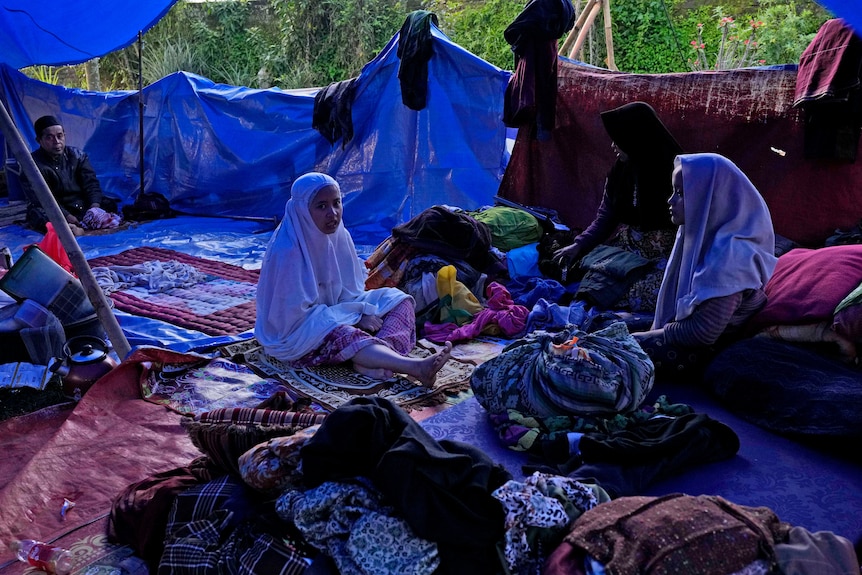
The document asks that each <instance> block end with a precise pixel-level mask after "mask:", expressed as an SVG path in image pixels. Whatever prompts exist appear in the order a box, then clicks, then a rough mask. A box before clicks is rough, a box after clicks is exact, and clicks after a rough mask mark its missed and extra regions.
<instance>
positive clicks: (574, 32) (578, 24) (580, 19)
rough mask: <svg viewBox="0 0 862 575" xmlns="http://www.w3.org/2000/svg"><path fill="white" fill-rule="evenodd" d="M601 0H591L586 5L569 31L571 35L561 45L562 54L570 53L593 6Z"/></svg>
mask: <svg viewBox="0 0 862 575" xmlns="http://www.w3.org/2000/svg"><path fill="white" fill-rule="evenodd" d="M600 1H601V0H589V1H588V2H587V4H586V6H584V10H583V11H582V12H581V15H580V16H578V20H577V21H576V22H575V25H574V26H573V27H572V29H571V31H570V32H569V35H568V36H566V40H565V42H563V45H562V47H560V54H568V53H569V52H568V50H569V48H571V46H572V44H573V43H574V42H575V39H577V37H578V34H579V33H580V31H581V29H582V28H583V27H584V22H586V21H587V17H588V16H589V15H590V12H591V11H592V8H593V6H594V5H596V4H598V3H599V2H600ZM568 57H569V58H571V56H568Z"/></svg>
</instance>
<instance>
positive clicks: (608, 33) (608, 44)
mask: <svg viewBox="0 0 862 575" xmlns="http://www.w3.org/2000/svg"><path fill="white" fill-rule="evenodd" d="M602 5H603V7H604V19H605V48H606V49H607V51H608V70H613V71H615V72H619V69H618V68H617V63H616V61H615V60H614V32H613V27H612V26H611V0H604V1H603V2H602Z"/></svg>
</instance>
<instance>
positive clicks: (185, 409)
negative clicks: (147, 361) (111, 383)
mask: <svg viewBox="0 0 862 575" xmlns="http://www.w3.org/2000/svg"><path fill="white" fill-rule="evenodd" d="M279 392H281V393H284V394H285V395H286V396H287V397H289V398H290V399H291V400H292V401H295V400H296V399H297V396H296V394H294V393H291V390H290V389H289V388H288V387H287V386H285V385H284V383H282V382H281V381H280V380H279V379H276V378H263V377H260V376H258V375H257V374H256V373H255V372H254V371H252V370H251V368H249V367H248V366H245V365H241V364H237V363H234V362H232V361H230V360H228V359H224V358H218V357H217V358H215V359H205V358H204V359H201V360H200V361H198V362H196V363H176V364H171V363H164V364H161V365H160V366H159V369H150V370H145V371H144V372H143V374H142V377H141V394H142V396H143V398H144V399H145V400H147V401H149V402H150V403H156V404H159V405H164V406H165V407H167V408H168V409H170V410H171V411H175V412H177V413H181V414H183V415H200V414H202V413H205V412H207V411H212V410H214V409H221V408H225V407H257V406H258V405H260V404H261V403H262V402H264V401H266V400H268V399H270V398H272V397H273V396H274V395H275V394H277V393H279ZM312 409H316V410H317V411H326V410H325V409H324V408H321V407H320V406H313V405H312Z"/></svg>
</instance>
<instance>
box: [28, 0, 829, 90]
mask: <svg viewBox="0 0 862 575" xmlns="http://www.w3.org/2000/svg"><path fill="white" fill-rule="evenodd" d="M610 2H611V10H612V17H611V19H612V26H613V27H612V33H613V48H614V56H615V61H616V65H617V68H618V69H619V70H622V71H625V72H638V73H664V72H683V71H688V70H691V69H692V61H693V59H695V58H697V55H696V53H695V51H694V49H693V48H692V46H691V45H690V43H691V41H692V40H694V39H695V38H696V35H697V25H698V24H699V23H702V24H703V25H704V26H703V41H704V44H706V47H705V49H704V51H705V52H706V55H707V60H708V61H710V58H712V60H711V61H714V58H715V54H716V52H717V49H718V42H719V37H720V30H719V27H718V24H719V21H720V19H721V17H723V16H730V17H733V18H734V19H735V20H736V26H737V29H736V30H737V33H738V34H739V35H740V36H741V35H743V34H744V33H745V29H746V28H747V26H748V22H749V21H750V20H755V21H761V22H762V23H763V26H762V27H761V28H758V30H757V41H758V56H757V58H758V59H759V60H761V61H762V63H764V64H785V63H796V62H798V59H799V55H800V54H801V53H802V50H803V49H804V48H805V47H806V46H807V45H808V43H809V42H810V41H811V39H812V38H813V37H814V34H815V33H816V31H817V29H818V28H819V27H820V25H821V24H822V23H823V22H824V21H825V20H826V19H828V18H829V17H831V16H830V14H828V13H827V12H826V11H825V10H824V9H823V8H821V7H820V6H819V5H818V4H816V3H815V2H814V1H813V0H723V1H722V0H610ZM718 2H721V3H720V4H719V3H718ZM573 3H574V5H575V6H576V8H577V9H579V10H580V8H581V7H582V6H583V5H585V4H586V0H573ZM525 4H526V1H525V0H228V1H219V2H214V1H210V2H203V3H190V2H185V1H184V0H182V1H180V2H178V3H177V4H176V5H175V6H174V7H173V8H172V9H171V11H170V12H169V13H168V14H167V16H165V17H164V18H163V19H162V20H161V21H160V22H159V23H158V24H157V25H156V26H154V27H153V28H152V29H151V30H150V31H148V32H147V33H146V34H145V35H144V37H143V51H142V52H143V57H142V58H140V62H139V56H138V46H137V45H133V46H129V47H128V48H125V49H124V50H119V51H117V52H114V53H112V54H109V55H107V56H105V57H103V58H101V59H100V61H99V69H100V73H99V78H100V83H101V85H99V86H92V85H87V76H86V74H84V72H83V71H82V70H81V67H77V69H72V70H68V69H56V70H46V69H45V67H38V68H31V69H27V70H25V72H26V73H29V74H30V75H31V76H33V77H38V78H40V79H46V78H47V79H49V81H54V82H55V83H62V84H64V85H67V86H70V87H84V88H89V89H95V90H120V89H135V88H137V86H138V78H139V74H138V70H139V69H140V70H141V74H140V75H141V76H142V78H143V83H144V84H150V83H153V82H155V81H157V80H159V79H160V78H162V77H164V76H166V75H168V74H171V73H173V72H176V71H179V70H183V71H186V72H191V73H195V74H199V75H201V76H205V77H207V78H210V79H211V80H213V81H215V82H218V83H224V84H230V85H236V86H249V87H262V88H266V87H270V86H279V87H281V88H285V89H288V88H308V87H315V86H325V85H327V84H329V83H332V82H335V81H340V80H345V79H347V78H352V77H355V76H356V75H358V74H359V72H360V71H361V69H362V66H364V65H365V64H366V63H368V62H369V61H370V60H371V59H373V58H374V57H375V56H376V55H377V54H378V52H379V51H380V50H381V49H383V47H384V46H385V45H386V43H387V42H388V41H389V40H390V39H391V37H392V36H393V35H394V34H395V33H396V32H397V31H398V30H399V29H400V27H401V25H402V24H403V22H404V20H405V18H406V17H407V15H408V14H409V13H410V12H412V11H413V10H418V9H424V10H429V11H432V12H434V13H435V14H437V17H438V20H439V23H440V28H441V30H442V31H443V32H444V33H445V34H446V35H447V36H449V38H451V39H452V40H453V41H454V42H456V43H457V44H459V45H460V46H462V47H464V48H465V49H467V50H469V51H470V52H472V53H474V54H476V55H477V56H479V57H481V58H483V59H485V60H486V61H488V62H490V63H492V64H494V65H496V66H498V67H500V68H503V69H507V70H511V69H513V66H514V58H513V55H512V52H511V50H510V47H509V45H508V44H507V42H506V41H505V39H504V37H503V31H504V30H505V29H506V27H507V26H508V25H509V24H510V23H511V22H512V21H513V20H514V19H515V18H516V17H517V16H518V14H519V13H520V12H521V10H523V7H524V5H525ZM564 40H565V38H561V39H560V44H561V45H562V43H563V41H564ZM576 57H577V58H578V59H581V60H583V61H586V62H588V63H590V64H594V65H598V66H606V65H607V54H606V51H605V39H604V30H603V22H602V17H601V16H600V17H599V18H598V20H597V21H596V25H595V26H594V27H593V29H592V30H591V32H590V36H589V38H588V41H587V43H586V45H585V49H584V50H583V51H582V53H581V54H578V55H576ZM82 66H83V65H82ZM66 68H69V67H66Z"/></svg>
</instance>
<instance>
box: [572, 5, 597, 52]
mask: <svg viewBox="0 0 862 575" xmlns="http://www.w3.org/2000/svg"><path fill="white" fill-rule="evenodd" d="M601 10H602V0H596V1H595V2H593V3H592V8H591V9H590V10H589V12H587V11H586V10H584V13H585V14H587V17H586V20H585V21H584V25H583V28H582V29H581V30H579V31H578V37H577V38H576V39H575V43H574V45H573V46H572V49H571V50H570V51H569V53H568V57H569V58H574V57H575V54H577V53H578V52H580V51H581V48H583V47H584V42H585V41H586V39H587V32H589V30H590V28H592V26H593V24H594V23H595V21H596V17H597V16H598V15H599V12H601ZM567 40H568V38H567Z"/></svg>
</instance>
